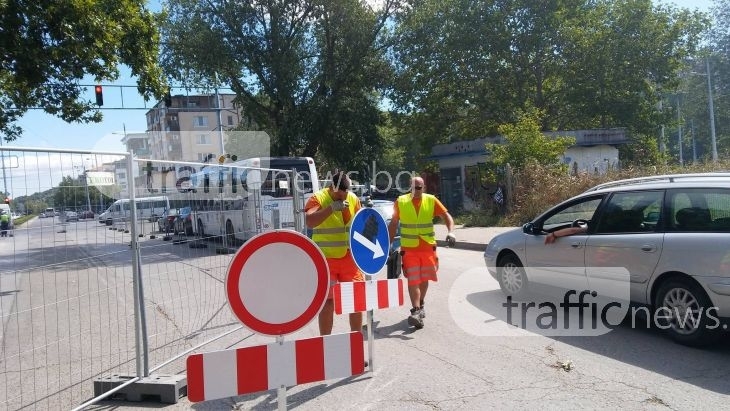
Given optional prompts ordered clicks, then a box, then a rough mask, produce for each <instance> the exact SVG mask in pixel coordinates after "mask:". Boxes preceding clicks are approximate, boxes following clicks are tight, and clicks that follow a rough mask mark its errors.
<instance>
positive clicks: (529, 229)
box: [522, 223, 542, 235]
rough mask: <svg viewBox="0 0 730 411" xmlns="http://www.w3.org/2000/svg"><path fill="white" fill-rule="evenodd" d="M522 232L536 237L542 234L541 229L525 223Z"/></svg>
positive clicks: (533, 224)
mask: <svg viewBox="0 0 730 411" xmlns="http://www.w3.org/2000/svg"><path fill="white" fill-rule="evenodd" d="M522 232H523V233H525V234H530V235H537V234H540V233H541V232H542V229H541V228H540V227H538V226H536V225H535V223H525V224H524V225H523V226H522Z"/></svg>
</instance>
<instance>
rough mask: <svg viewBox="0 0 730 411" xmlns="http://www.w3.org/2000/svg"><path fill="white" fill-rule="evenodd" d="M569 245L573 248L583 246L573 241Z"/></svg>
mask: <svg viewBox="0 0 730 411" xmlns="http://www.w3.org/2000/svg"><path fill="white" fill-rule="evenodd" d="M570 246H571V247H573V248H582V247H583V243H580V242H575V243H571V244H570Z"/></svg>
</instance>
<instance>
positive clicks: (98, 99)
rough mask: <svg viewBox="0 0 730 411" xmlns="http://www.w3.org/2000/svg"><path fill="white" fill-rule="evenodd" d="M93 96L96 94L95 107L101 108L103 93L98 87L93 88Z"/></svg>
mask: <svg viewBox="0 0 730 411" xmlns="http://www.w3.org/2000/svg"><path fill="white" fill-rule="evenodd" d="M94 94H96V105H97V106H99V107H101V106H103V105H104V91H103V90H102V88H101V86H100V85H96V86H94Z"/></svg>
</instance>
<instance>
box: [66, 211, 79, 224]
mask: <svg viewBox="0 0 730 411" xmlns="http://www.w3.org/2000/svg"><path fill="white" fill-rule="evenodd" d="M63 217H64V219H65V220H66V221H67V222H68V221H79V214H78V213H77V212H76V211H71V210H67V211H64V215H63Z"/></svg>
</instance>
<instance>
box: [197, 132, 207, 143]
mask: <svg viewBox="0 0 730 411" xmlns="http://www.w3.org/2000/svg"><path fill="white" fill-rule="evenodd" d="M195 144H210V135H208V134H198V135H197V136H195Z"/></svg>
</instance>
